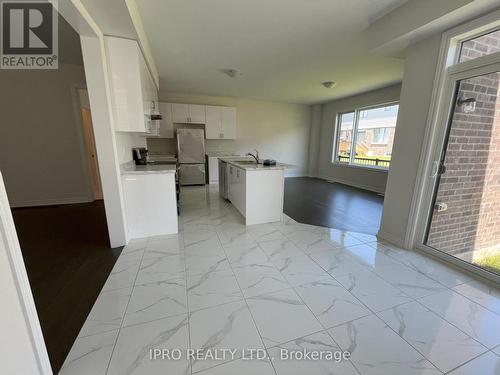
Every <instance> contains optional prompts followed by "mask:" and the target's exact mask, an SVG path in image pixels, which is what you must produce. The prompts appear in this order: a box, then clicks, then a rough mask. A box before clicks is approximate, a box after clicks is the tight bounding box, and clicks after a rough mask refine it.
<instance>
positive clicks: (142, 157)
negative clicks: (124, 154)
mask: <svg viewBox="0 0 500 375" xmlns="http://www.w3.org/2000/svg"><path fill="white" fill-rule="evenodd" d="M132 158H133V159H134V161H135V165H146V164H147V163H148V150H147V149H146V147H134V148H133V149H132Z"/></svg>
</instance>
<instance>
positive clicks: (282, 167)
mask: <svg viewBox="0 0 500 375" xmlns="http://www.w3.org/2000/svg"><path fill="white" fill-rule="evenodd" d="M219 159H221V160H224V161H225V162H226V163H228V164H231V165H234V166H235V167H238V168H241V169H244V170H245V171H271V170H286V169H293V168H294V166H293V165H290V164H284V163H277V165H272V166H264V165H262V164H260V165H259V166H258V167H255V166H251V165H241V164H238V162H237V161H232V160H230V158H227V157H226V158H224V157H221V158H219Z"/></svg>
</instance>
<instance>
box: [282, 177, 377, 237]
mask: <svg viewBox="0 0 500 375" xmlns="http://www.w3.org/2000/svg"><path fill="white" fill-rule="evenodd" d="M383 205H384V198H383V197H382V196H380V195H378V194H376V193H373V192H370V191H367V190H362V189H358V188H355V187H351V186H347V185H343V184H338V183H330V182H327V181H324V180H321V179H317V178H310V177H293V178H287V179H285V202H284V211H285V213H286V214H287V215H288V216H290V217H292V218H293V219H295V220H297V221H299V222H301V223H307V224H313V225H320V226H323V227H329V228H337V229H343V230H348V231H354V232H361V233H367V234H377V232H378V229H379V227H380V219H381V216H382V208H383Z"/></svg>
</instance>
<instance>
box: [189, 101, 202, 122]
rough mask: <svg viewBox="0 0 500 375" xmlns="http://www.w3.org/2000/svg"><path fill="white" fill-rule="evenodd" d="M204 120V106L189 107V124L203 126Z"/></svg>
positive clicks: (191, 105) (192, 105) (193, 105)
mask: <svg viewBox="0 0 500 375" xmlns="http://www.w3.org/2000/svg"><path fill="white" fill-rule="evenodd" d="M205 121H206V119H205V106H204V105H198V104H190V105H189V122H191V123H193V124H204V123H205Z"/></svg>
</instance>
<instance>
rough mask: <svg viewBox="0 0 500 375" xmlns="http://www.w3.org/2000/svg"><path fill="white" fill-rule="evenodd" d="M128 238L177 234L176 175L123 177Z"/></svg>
mask: <svg viewBox="0 0 500 375" xmlns="http://www.w3.org/2000/svg"><path fill="white" fill-rule="evenodd" d="M122 184H123V194H124V201H125V213H126V217H127V231H128V235H129V238H131V239H133V238H143V237H150V236H159V235H166V234H174V233H177V232H178V220H177V199H176V192H175V173H151V174H126V175H123V176H122Z"/></svg>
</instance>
